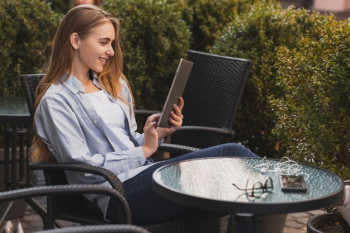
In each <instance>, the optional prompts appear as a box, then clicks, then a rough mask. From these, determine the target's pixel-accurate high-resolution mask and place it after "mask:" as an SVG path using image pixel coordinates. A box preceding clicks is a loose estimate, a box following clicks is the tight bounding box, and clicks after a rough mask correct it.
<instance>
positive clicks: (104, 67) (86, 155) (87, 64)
mask: <svg viewBox="0 0 350 233" xmlns="http://www.w3.org/2000/svg"><path fill="white" fill-rule="evenodd" d="M122 66H123V60H122V53H121V49H120V45H119V21H118V20H117V19H115V18H113V17H112V16H111V15H110V14H109V13H107V12H105V11H103V10H101V9H100V8H98V7H96V6H89V5H81V6H77V7H75V8H73V9H72V10H70V11H69V12H68V13H67V15H66V16H65V17H64V19H63V20H62V22H61V24H60V26H59V28H58V30H57V33H56V36H55V40H54V43H53V48H52V54H51V57H50V60H49V64H48V68H47V71H46V76H45V77H44V78H43V80H42V81H41V82H40V85H39V87H38V90H37V97H36V103H35V109H36V112H35V128H36V132H35V136H36V137H35V143H34V145H33V147H32V150H31V151H32V152H31V160H32V161H33V162H59V163H85V164H90V165H93V166H98V167H103V168H106V169H108V170H111V171H112V172H113V173H115V174H116V175H117V176H118V177H119V179H120V180H121V182H123V186H124V189H125V192H126V199H127V201H128V203H129V206H130V209H131V214H132V218H133V223H135V224H147V223H155V222H159V221H163V220H167V219H169V218H172V217H174V216H177V217H179V218H183V219H187V220H209V219H215V218H219V217H221V216H224V215H226V213H215V212H212V211H204V210H198V209H195V208H190V207H187V206H184V205H180V204H177V203H174V202H171V201H169V200H166V199H164V198H162V197H160V196H159V195H158V194H156V193H155V192H154V190H153V188H152V173H153V171H154V170H155V169H157V168H158V167H160V166H163V165H165V164H168V163H172V162H175V161H179V160H184V159H188V158H200V157H214V156H223V155H225V156H227V155H233V156H245V157H247V156H252V157H253V156H254V157H255V156H256V155H255V154H253V153H251V152H250V151H249V150H247V149H246V148H244V147H243V146H240V145H237V144H232V143H230V144H225V145H222V146H217V147H212V148H208V149H204V150H201V151H198V152H193V153H189V154H186V155H183V156H180V157H177V158H174V159H170V160H167V161H163V162H159V163H154V162H153V161H152V160H151V159H150V156H151V155H152V154H153V153H154V152H155V151H156V150H157V148H158V145H159V144H160V143H161V141H162V140H163V138H164V137H165V136H167V135H170V134H172V133H173V132H175V131H176V130H177V129H178V128H179V127H180V126H181V125H182V119H183V116H182V114H181V110H182V108H183V107H184V101H183V99H182V98H180V99H179V104H178V105H177V106H174V109H173V112H172V114H171V118H170V119H169V120H170V122H171V123H172V127H171V128H170V129H167V128H156V122H157V120H158V119H159V115H158V114H155V115H152V116H150V117H149V118H148V119H147V122H146V124H145V126H144V129H143V130H144V133H143V134H139V133H136V132H135V131H136V122H135V117H134V109H133V106H134V103H133V97H132V93H131V89H130V86H129V83H128V81H127V79H126V78H125V77H124V75H123V74H122ZM66 175H67V179H68V182H69V183H70V184H77V183H86V184H91V183H100V184H105V185H108V183H107V182H106V180H105V179H103V178H101V177H99V176H95V175H91V174H83V173H74V172H66ZM87 198H88V199H89V200H90V201H92V202H95V203H97V204H98V205H99V207H100V208H101V210H102V212H103V213H104V214H105V217H106V219H109V220H112V221H116V206H115V203H113V202H109V198H108V197H105V196H102V195H87Z"/></svg>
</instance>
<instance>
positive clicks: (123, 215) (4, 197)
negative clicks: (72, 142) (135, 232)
mask: <svg viewBox="0 0 350 233" xmlns="http://www.w3.org/2000/svg"><path fill="white" fill-rule="evenodd" d="M77 194H80V195H82V194H104V195H107V196H109V197H110V198H112V199H114V200H115V201H116V203H118V206H119V209H120V210H121V211H120V212H118V214H119V215H120V222H122V223H124V224H131V215H130V210H129V206H128V203H127V202H126V200H125V199H124V197H123V195H122V194H120V193H119V192H118V191H117V190H116V189H113V188H110V187H106V186H102V185H90V184H81V185H53V186H38V187H31V188H24V189H16V190H12V191H6V192H0V202H6V201H14V200H18V199H28V198H33V197H39V196H47V197H48V198H49V197H54V196H60V197H67V196H76V195H77ZM50 208H51V207H48V219H49V218H50V215H51V214H49V213H50ZM4 217H5V216H3V217H2V218H1V221H0V226H1V225H2V222H3V220H4V219H5V218H4ZM52 224H53V223H52ZM52 226H53V225H52ZM44 227H47V221H46V222H44Z"/></svg>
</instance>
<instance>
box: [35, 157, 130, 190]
mask: <svg viewBox="0 0 350 233" xmlns="http://www.w3.org/2000/svg"><path fill="white" fill-rule="evenodd" d="M29 168H30V169H32V170H61V171H65V170H68V171H78V172H86V173H91V174H94V175H100V176H102V177H104V178H105V179H106V180H107V181H108V182H109V183H110V184H111V186H112V187H113V188H114V189H115V190H118V191H119V192H120V193H121V194H122V195H123V196H124V197H125V193H124V187H123V184H122V182H121V181H120V180H119V178H118V177H117V175H115V174H114V173H113V172H111V171H110V170H107V169H105V168H101V167H96V166H91V165H87V164H80V163H29Z"/></svg>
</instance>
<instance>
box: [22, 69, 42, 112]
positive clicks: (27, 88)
mask: <svg viewBox="0 0 350 233" xmlns="http://www.w3.org/2000/svg"><path fill="white" fill-rule="evenodd" d="M44 76H45V74H23V75H21V77H20V79H21V83H22V86H23V90H24V94H25V96H26V100H27V104H28V109H29V113H30V116H32V117H33V115H34V102H35V91H36V88H37V87H38V84H39V82H40V81H41V79H42V78H43V77H44Z"/></svg>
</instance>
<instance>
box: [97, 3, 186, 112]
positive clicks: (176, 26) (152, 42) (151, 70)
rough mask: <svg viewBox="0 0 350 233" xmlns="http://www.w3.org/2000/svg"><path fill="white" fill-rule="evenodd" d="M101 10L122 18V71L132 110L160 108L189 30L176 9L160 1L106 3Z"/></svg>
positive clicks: (183, 54) (184, 47) (184, 46)
mask: <svg viewBox="0 0 350 233" xmlns="http://www.w3.org/2000/svg"><path fill="white" fill-rule="evenodd" d="M101 7H102V8H104V9H106V10H107V11H108V12H110V13H111V14H112V15H113V16H115V17H117V18H121V19H122V21H121V25H122V26H121V27H122V30H121V40H122V43H123V47H124V49H123V50H124V51H123V53H124V71H123V72H124V74H125V75H126V77H127V78H128V80H129V82H130V85H131V87H132V89H133V94H134V97H135V103H136V108H143V109H161V108H162V106H163V104H164V101H165V99H166V96H167V94H168V91H169V89H170V85H171V82H172V80H173V78H174V74H175V72H176V68H177V65H178V63H179V61H180V58H181V57H186V56H187V55H186V54H187V50H188V49H189V41H190V31H189V29H188V27H187V26H186V23H185V21H183V20H182V17H181V10H180V8H179V7H178V5H177V4H165V1H161V0H159V1H152V0H120V1H117V2H116V1H114V0H106V1H104V2H103V4H102V6H101Z"/></svg>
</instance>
